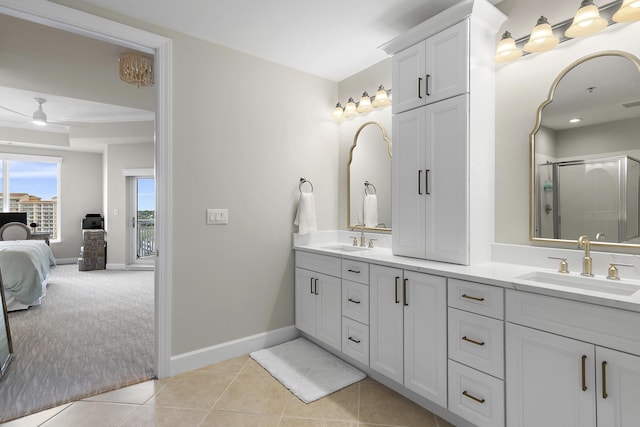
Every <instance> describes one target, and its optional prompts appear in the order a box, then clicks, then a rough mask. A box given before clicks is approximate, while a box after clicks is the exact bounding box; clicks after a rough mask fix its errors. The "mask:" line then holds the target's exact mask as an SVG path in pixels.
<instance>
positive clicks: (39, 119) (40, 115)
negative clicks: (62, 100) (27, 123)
mask: <svg viewBox="0 0 640 427" xmlns="http://www.w3.org/2000/svg"><path fill="white" fill-rule="evenodd" d="M35 100H36V101H37V102H38V104H39V105H38V109H37V110H36V111H34V112H33V120H32V121H31V123H33V124H34V125H38V126H44V125H46V124H47V114H46V113H45V112H44V111H43V110H42V104H44V103H45V102H47V101H46V100H45V99H43V98H35Z"/></svg>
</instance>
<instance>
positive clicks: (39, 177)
mask: <svg viewBox="0 0 640 427" xmlns="http://www.w3.org/2000/svg"><path fill="white" fill-rule="evenodd" d="M61 163H62V159H61V158H59V157H45V156H29V155H21V154H7V153H0V175H1V177H0V184H1V185H2V194H0V199H1V200H2V212H26V213H27V224H29V225H30V224H32V223H35V224H36V227H35V231H36V232H48V233H51V240H59V236H60V233H59V224H60V165H61Z"/></svg>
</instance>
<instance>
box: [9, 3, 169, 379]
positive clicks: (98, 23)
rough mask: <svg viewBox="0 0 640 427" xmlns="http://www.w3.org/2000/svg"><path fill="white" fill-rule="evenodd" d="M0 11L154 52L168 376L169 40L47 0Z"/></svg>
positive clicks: (158, 318) (159, 368)
mask: <svg viewBox="0 0 640 427" xmlns="http://www.w3.org/2000/svg"><path fill="white" fill-rule="evenodd" d="M0 13H2V14H5V15H10V16H14V17H17V18H20V19H24V20H27V21H32V22H35V23H38V24H42V25H46V26H49V27H53V28H57V29H61V30H64V31H68V32H71V33H75V34H79V35H82V36H86V37H90V38H94V39H98V40H102V41H105V42H108V43H114V44H117V45H120V46H125V47H129V48H131V49H135V50H139V51H142V52H145V53H149V54H152V55H154V58H155V88H156V122H155V138H156V140H155V144H154V157H155V171H156V174H155V175H156V215H157V218H156V244H157V248H158V250H157V253H156V265H155V284H154V286H155V298H154V304H155V355H154V371H155V373H156V375H157V377H158V378H164V377H168V376H169V375H170V372H171V366H170V362H171V259H172V258H171V252H172V248H171V241H172V231H171V225H170V220H169V212H170V207H171V200H172V192H171V185H170V183H171V171H172V169H171V156H170V154H171V147H172V136H171V134H172V123H171V116H172V102H171V93H172V90H171V89H172V88H171V64H172V43H171V39H169V38H166V37H163V36H160V35H157V34H153V33H150V32H147V31H144V30H141V29H138V28H134V27H130V26H128V25H124V24H121V23H118V22H115V21H111V20H108V19H105V18H101V17H98V16H95V15H91V14H89V13H85V12H82V11H79V10H76V9H72V8H69V7H66V6H62V5H59V4H55V3H51V2H49V1H46V0H0ZM160 189H162V191H160Z"/></svg>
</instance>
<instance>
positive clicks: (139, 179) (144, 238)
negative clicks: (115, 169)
mask: <svg viewBox="0 0 640 427" xmlns="http://www.w3.org/2000/svg"><path fill="white" fill-rule="evenodd" d="M155 182H156V181H155V178H154V177H153V175H151V174H150V175H145V176H127V250H126V256H127V268H130V269H136V268H138V269H150V270H151V269H153V266H154V264H155V254H156V245H155Z"/></svg>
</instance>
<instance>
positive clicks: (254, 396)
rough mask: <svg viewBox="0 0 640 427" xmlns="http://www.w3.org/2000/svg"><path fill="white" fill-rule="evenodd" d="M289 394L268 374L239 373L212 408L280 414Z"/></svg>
mask: <svg viewBox="0 0 640 427" xmlns="http://www.w3.org/2000/svg"><path fill="white" fill-rule="evenodd" d="M291 396H292V394H291V393H290V392H289V390H287V389H286V388H285V387H284V386H283V385H282V384H280V383H279V382H278V381H276V380H275V379H273V378H272V377H270V376H269V377H267V376H264V375H247V374H239V375H238V376H237V377H236V379H235V380H234V381H233V383H232V384H231V385H230V386H229V388H228V389H227V390H226V391H225V392H224V394H223V395H222V397H221V398H220V400H219V401H218V402H217V403H216V405H215V407H214V409H215V410H219V411H230V412H244V413H250V414H264V415H281V414H282V411H283V410H284V407H285V405H286V404H287V401H288V400H289V399H290V398H291Z"/></svg>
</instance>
